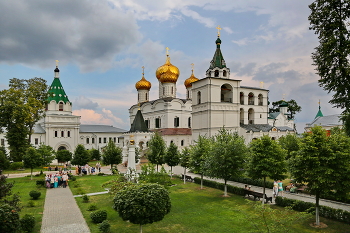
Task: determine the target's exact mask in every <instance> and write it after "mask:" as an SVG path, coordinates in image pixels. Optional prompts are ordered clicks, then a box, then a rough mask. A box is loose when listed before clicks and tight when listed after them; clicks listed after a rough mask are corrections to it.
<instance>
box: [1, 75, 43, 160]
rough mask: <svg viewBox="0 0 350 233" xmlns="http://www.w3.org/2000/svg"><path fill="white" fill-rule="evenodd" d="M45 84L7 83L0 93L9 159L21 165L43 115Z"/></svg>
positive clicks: (33, 81)
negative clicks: (5, 88) (36, 124)
mask: <svg viewBox="0 0 350 233" xmlns="http://www.w3.org/2000/svg"><path fill="white" fill-rule="evenodd" d="M47 89H48V88H47V85H46V80H44V79H42V78H32V79H28V80H25V79H16V78H13V79H10V83H9V89H8V90H2V91H1V92H0V126H1V127H4V128H6V138H7V141H8V143H9V148H10V157H11V158H12V160H13V161H21V160H22V156H23V154H24V153H25V151H26V149H27V148H28V147H29V143H30V140H31V134H32V132H33V128H34V125H35V123H36V122H37V121H38V120H39V119H41V118H42V117H43V116H44V114H45V104H46V99H47Z"/></svg>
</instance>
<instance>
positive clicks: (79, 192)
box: [77, 188, 85, 195]
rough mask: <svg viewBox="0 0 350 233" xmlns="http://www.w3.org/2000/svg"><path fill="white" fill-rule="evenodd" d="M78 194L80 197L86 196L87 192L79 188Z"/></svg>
mask: <svg viewBox="0 0 350 233" xmlns="http://www.w3.org/2000/svg"><path fill="white" fill-rule="evenodd" d="M77 193H78V194H79V195H84V194H85V191H84V190H83V189H82V188H78V189H77Z"/></svg>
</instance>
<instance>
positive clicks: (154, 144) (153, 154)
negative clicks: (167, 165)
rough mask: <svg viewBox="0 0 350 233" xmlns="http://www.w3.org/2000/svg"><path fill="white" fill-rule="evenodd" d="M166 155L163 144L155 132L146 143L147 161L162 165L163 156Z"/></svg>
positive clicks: (160, 137)
mask: <svg viewBox="0 0 350 233" xmlns="http://www.w3.org/2000/svg"><path fill="white" fill-rule="evenodd" d="M165 153H166V146H165V142H164V140H163V138H162V136H160V134H159V133H158V132H155V133H154V135H153V136H152V138H151V140H149V141H148V151H147V158H148V161H150V162H151V163H153V164H155V165H157V172H158V165H162V164H164V155H165Z"/></svg>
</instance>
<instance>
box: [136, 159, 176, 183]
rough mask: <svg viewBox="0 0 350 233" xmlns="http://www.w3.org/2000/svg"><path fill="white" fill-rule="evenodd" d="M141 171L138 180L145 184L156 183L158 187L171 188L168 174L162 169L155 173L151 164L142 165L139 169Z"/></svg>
mask: <svg viewBox="0 0 350 233" xmlns="http://www.w3.org/2000/svg"><path fill="white" fill-rule="evenodd" d="M141 169H142V171H141V174H140V177H139V179H140V180H141V181H144V182H145V183H156V184H160V185H164V186H165V187H166V186H171V185H172V183H171V178H170V176H169V174H168V173H167V172H166V171H165V169H164V167H163V166H162V168H161V169H160V172H157V171H156V169H155V168H154V165H153V164H147V165H143V166H142V167H141Z"/></svg>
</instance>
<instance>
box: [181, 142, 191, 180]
mask: <svg viewBox="0 0 350 233" xmlns="http://www.w3.org/2000/svg"><path fill="white" fill-rule="evenodd" d="M190 158H191V154H190V150H189V148H188V147H185V148H183V150H182V152H181V154H180V165H181V167H183V168H184V176H186V169H187V168H188V167H190ZM184 184H186V179H185V177H184Z"/></svg>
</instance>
